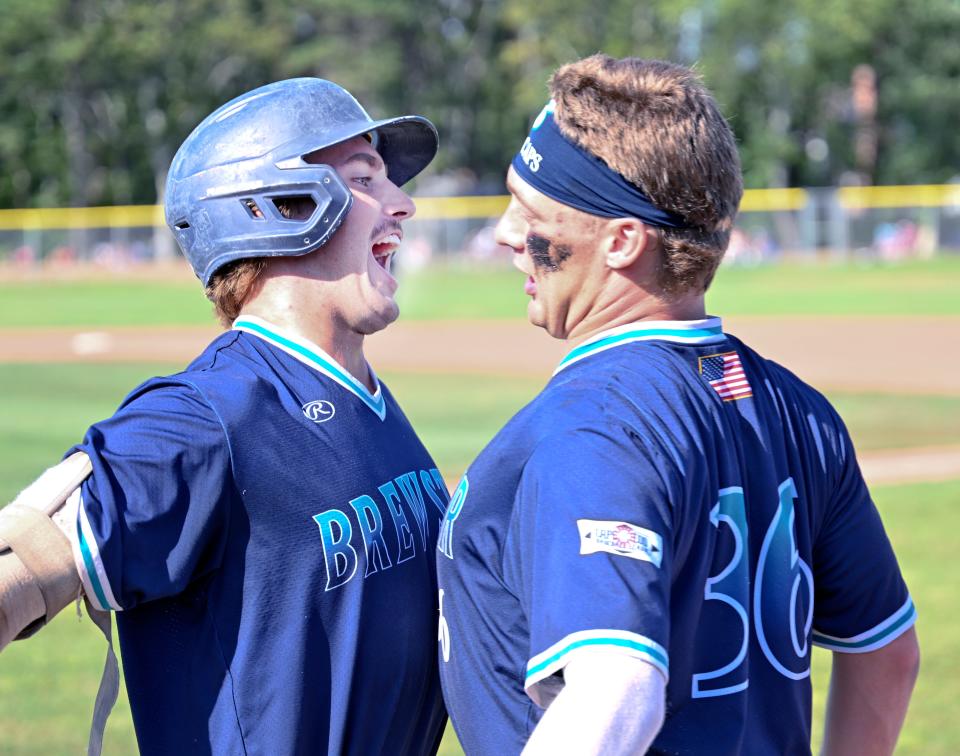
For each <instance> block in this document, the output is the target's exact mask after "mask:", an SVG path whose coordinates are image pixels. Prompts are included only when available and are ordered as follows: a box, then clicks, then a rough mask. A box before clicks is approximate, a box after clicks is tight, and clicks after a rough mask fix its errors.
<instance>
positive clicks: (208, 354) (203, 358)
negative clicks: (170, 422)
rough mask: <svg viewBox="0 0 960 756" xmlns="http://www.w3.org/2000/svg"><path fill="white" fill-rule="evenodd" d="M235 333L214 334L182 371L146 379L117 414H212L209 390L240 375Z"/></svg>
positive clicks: (238, 346)
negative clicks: (204, 347) (237, 365)
mask: <svg viewBox="0 0 960 756" xmlns="http://www.w3.org/2000/svg"><path fill="white" fill-rule="evenodd" d="M237 336H238V332H236V331H225V332H224V333H222V334H220V335H219V336H217V337H216V338H215V339H214V340H213V341H212V342H211V343H210V344H209V345H208V346H207V347H206V349H204V351H203V352H201V353H200V354H199V355H198V356H197V357H196V358H194V359H193V360H192V361H191V362H190V363H189V364H188V365H187V366H186V367H185V368H184V369H183V370H180V371H178V372H175V373H170V374H167V375H159V376H154V377H151V378H148V379H147V380H145V381H143V382H142V383H141V384H139V385H138V386H136V387H135V388H133V389H132V390H131V391H130V392H129V393H128V394H127V395H126V397H124V399H123V401H122V402H121V403H120V406H119V407H118V410H117V414H119V415H123V414H127V413H131V412H137V413H154V414H155V415H156V416H162V415H164V414H171V415H174V416H175V415H177V414H182V415H184V416H193V417H194V418H203V417H204V416H209V417H214V416H215V414H216V412H215V410H214V408H213V406H212V402H211V401H210V398H209V396H208V393H209V391H210V390H211V389H213V388H214V387H219V390H222V388H223V386H224V384H225V383H228V382H229V381H231V380H236V379H237V378H238V377H239V376H241V375H242V372H243V371H242V370H237V368H236V363H237V362H238V359H237V358H238V356H242V355H243V349H242V347H241V346H240V345H239V344H238V338H237Z"/></svg>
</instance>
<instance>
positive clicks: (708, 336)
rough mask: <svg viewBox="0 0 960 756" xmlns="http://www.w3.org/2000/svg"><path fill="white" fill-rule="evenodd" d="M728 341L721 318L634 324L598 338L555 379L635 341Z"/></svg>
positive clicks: (570, 356) (573, 354)
mask: <svg viewBox="0 0 960 756" xmlns="http://www.w3.org/2000/svg"><path fill="white" fill-rule="evenodd" d="M725 340H726V336H724V334H723V327H722V325H721V323H720V319H719V318H707V319H705V320H689V321H663V322H660V321H657V322H654V321H651V322H650V323H649V324H647V325H644V324H643V323H632V324H630V325H626V326H620V327H618V328H613V329H610V330H609V331H604V332H603V333H600V334H598V335H597V336H595V337H593V338H592V339H590V340H589V341H587V342H585V343H583V344H581V345H580V346H578V347H576V348H574V349H572V350H571V351H570V352H568V353H567V355H566V357H564V358H563V359H562V360H561V361H560V364H559V365H558V366H557V369H556V370H555V371H554V375H556V374H557V373H559V372H560V371H561V370H563V369H564V368H565V367H567V366H569V365H572V364H573V363H574V362H579V361H580V360H582V359H583V358H584V357H589V356H590V355H592V354H596V353H597V352H603V351H606V350H607V349H611V348H613V347H617V346H621V345H624V344H631V343H633V342H635V341H670V342H674V343H677V344H717V343H721V342H723V341H725Z"/></svg>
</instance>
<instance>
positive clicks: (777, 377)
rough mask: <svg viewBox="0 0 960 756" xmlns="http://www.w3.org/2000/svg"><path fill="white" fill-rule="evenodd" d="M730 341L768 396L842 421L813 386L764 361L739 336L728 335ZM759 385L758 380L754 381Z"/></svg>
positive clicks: (787, 369)
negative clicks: (765, 389)
mask: <svg viewBox="0 0 960 756" xmlns="http://www.w3.org/2000/svg"><path fill="white" fill-rule="evenodd" d="M726 336H727V339H728V341H729V342H730V343H731V345H732V346H733V347H734V348H735V349H736V351H737V353H738V354H739V355H740V360H741V362H742V363H743V364H744V366H745V369H746V371H747V374H748V375H750V376H752V377H753V378H754V379H759V382H762V384H763V385H764V386H766V388H767V393H768V394H770V395H771V396H772V397H775V398H777V399H779V400H780V401H781V402H783V403H791V404H795V405H801V406H804V407H805V408H807V409H808V410H809V411H813V412H815V413H817V416H823V417H829V418H834V417H837V418H839V415H838V414H837V411H836V409H835V408H834V407H833V405H832V404H831V403H830V400H829V399H827V397H826V396H824V394H823V393H822V392H821V391H819V390H818V389H816V388H814V387H813V386H811V385H810V384H809V383H807V382H806V381H805V380H803V379H802V378H801V377H800V376H798V375H797V374H796V373H794V372H793V371H792V370H790V369H789V368H788V367H786V366H785V365H782V364H781V363H779V362H777V361H775V360H771V359H769V358H767V357H764V356H763V355H761V354H760V353H759V352H757V351H756V350H755V349H753V348H751V347H750V346H748V345H747V344H745V343H744V342H743V341H741V340H740V339H738V338H737V337H736V336H733V335H731V334H726ZM751 382H752V383H757V382H758V381H757V380H753V381H751Z"/></svg>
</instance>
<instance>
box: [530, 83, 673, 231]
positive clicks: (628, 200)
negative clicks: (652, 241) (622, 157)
mask: <svg viewBox="0 0 960 756" xmlns="http://www.w3.org/2000/svg"><path fill="white" fill-rule="evenodd" d="M553 109H554V103H553V100H551V101H550V102H548V103H547V105H546V106H545V107H544V109H543V110H542V111H540V115H539V116H537V120H535V121H534V122H533V127H532V128H531V129H530V136H528V137H527V138H526V140H525V141H524V143H523V147H521V148H520V152H519V153H517V156H516V157H515V158H514V159H513V169H514V170H515V171H516V172H517V173H518V174H519V176H520V178H522V179H523V180H524V181H526V182H527V183H528V184H530V186H532V187H533V188H534V189H536V190H537V191H539V192H542V193H543V194H545V195H547V196H548V197H550V198H552V199H555V200H556V201H557V202H560V203H562V204H564V205H568V206H570V207H575V208H577V209H578V210H583V211H584V212H586V213H590V214H591V215H599V216H601V217H604V218H637V219H638V220H641V221H643V222H644V223H648V224H650V225H651V226H663V227H666V228H687V227H688V226H689V224H688V223H687V222H686V221H684V219H683V218H682V217H680V216H679V215H676V214H674V213H670V212H667V211H666V210H661V209H660V208H658V207H656V206H655V205H654V204H653V203H652V202H651V201H650V198H649V197H647V196H646V195H645V194H644V193H643V192H642V191H640V189H639V188H638V187H637V186H635V185H634V184H632V183H630V182H629V181H627V180H626V179H625V178H624V177H623V176H621V175H620V174H619V173H617V172H616V171H614V170H612V169H611V168H609V167H608V166H607V164H606V163H604V162H603V161H602V160H601V159H600V158H598V157H596V156H594V155H591V154H590V153H589V152H587V151H586V150H583V149H581V148H580V147H578V146H577V145H575V144H574V143H573V142H571V141H570V140H568V139H567V138H566V137H565V136H563V134H561V133H560V129H559V128H557V124H556V123H555V122H554V120H553Z"/></svg>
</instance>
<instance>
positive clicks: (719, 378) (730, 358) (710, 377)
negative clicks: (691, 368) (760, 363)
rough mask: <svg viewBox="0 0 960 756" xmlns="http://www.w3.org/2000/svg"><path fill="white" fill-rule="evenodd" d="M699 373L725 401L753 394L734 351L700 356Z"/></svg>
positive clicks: (738, 357) (744, 397)
mask: <svg viewBox="0 0 960 756" xmlns="http://www.w3.org/2000/svg"><path fill="white" fill-rule="evenodd" d="M700 375H702V376H703V377H704V378H706V379H707V382H708V383H709V384H710V385H711V386H713V390H714V391H716V392H717V393H718V394H719V395H720V398H721V399H723V401H725V402H732V401H735V400H737V399H746V398H747V397H748V396H753V391H752V390H751V388H750V382H749V381H748V380H747V374H746V373H744V372H743V365H742V364H741V363H740V355H739V354H737V353H736V352H724V353H723V354H711V355H708V356H707V357H701V358H700Z"/></svg>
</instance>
